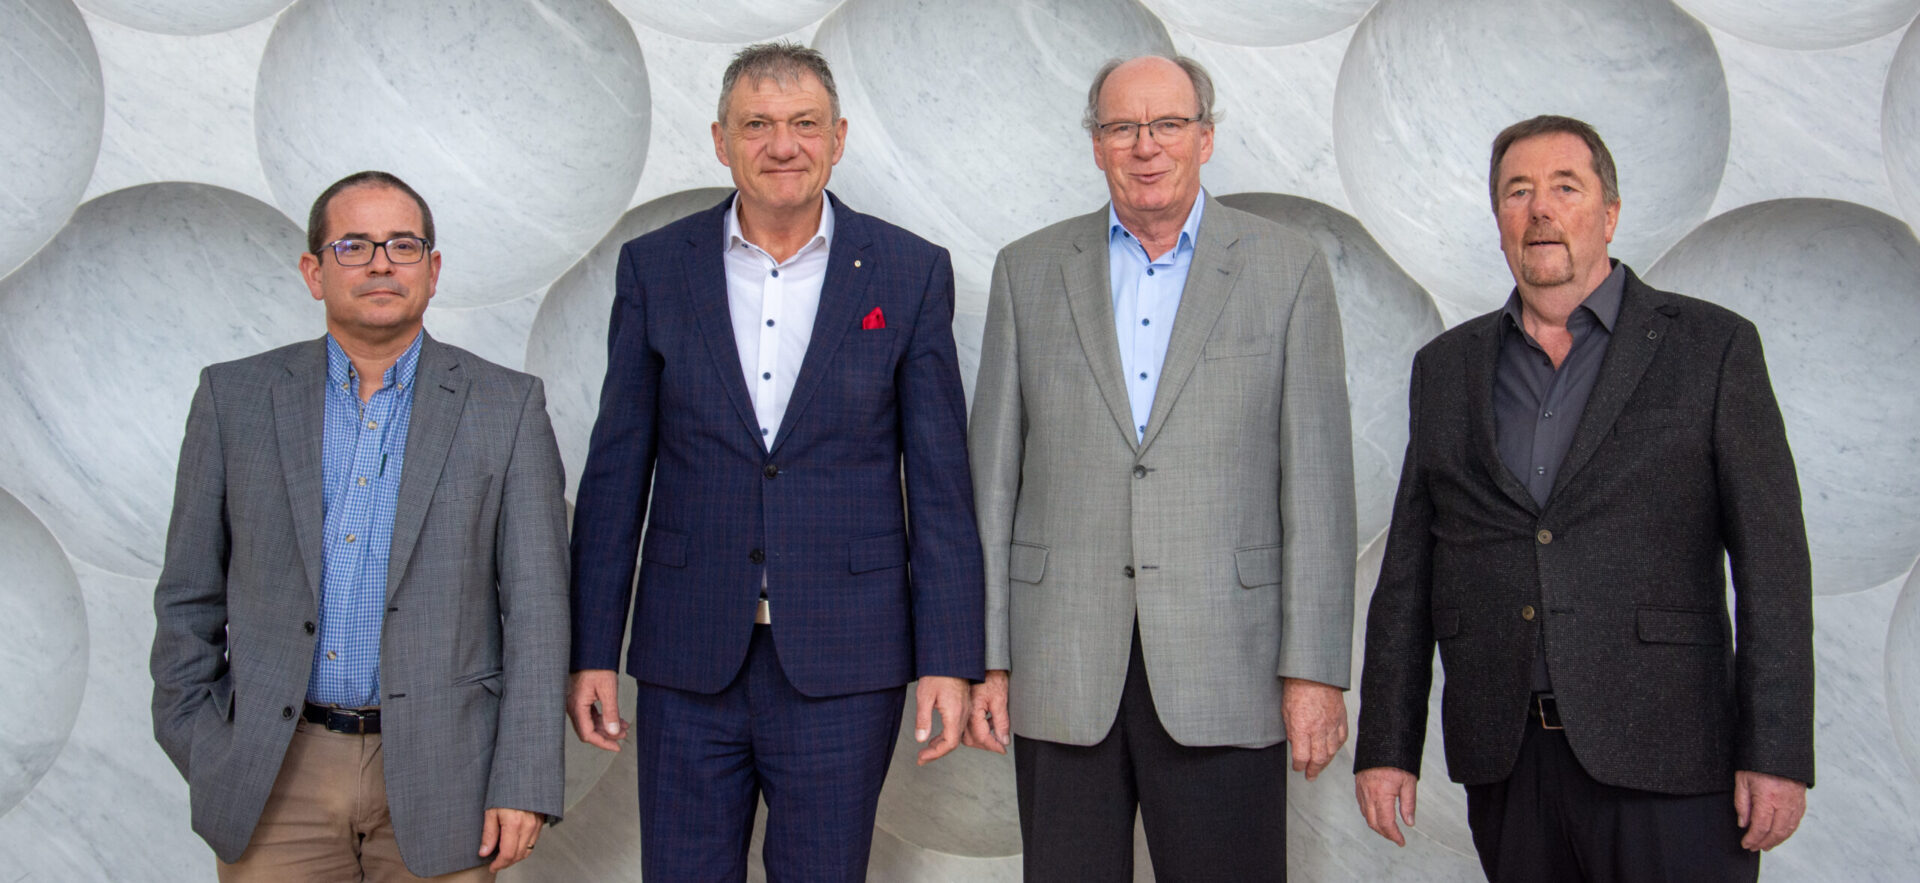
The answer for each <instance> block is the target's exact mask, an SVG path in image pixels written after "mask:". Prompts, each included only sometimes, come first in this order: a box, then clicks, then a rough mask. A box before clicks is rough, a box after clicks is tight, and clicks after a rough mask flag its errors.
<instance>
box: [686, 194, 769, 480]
mask: <svg viewBox="0 0 1920 883" xmlns="http://www.w3.org/2000/svg"><path fill="white" fill-rule="evenodd" d="M734 198H736V199H737V198H738V197H737V196H736V197H734ZM732 210H733V199H728V200H727V201H725V202H722V203H720V205H719V206H718V207H716V208H713V209H709V210H708V211H707V215H708V217H707V218H706V220H705V222H704V223H700V224H695V225H694V231H693V232H692V234H690V235H689V236H688V237H687V251H686V261H685V266H686V272H687V295H688V296H689V297H691V298H692V299H693V316H694V323H695V324H696V325H698V326H699V328H700V337H701V338H702V339H703V340H705V341H706V343H707V355H708V356H710V357H712V359H713V370H714V373H715V374H717V375H719V377H720V388H721V389H724V390H726V394H727V399H728V400H729V401H731V402H733V410H734V412H735V413H737V414H739V415H740V426H741V428H742V429H744V430H746V432H747V434H748V435H750V436H752V438H753V443H754V444H755V445H756V446H757V445H759V444H761V440H760V419H759V418H758V417H756V416H754V413H753V397H752V396H750V395H748V394H747V378H746V375H745V374H743V373H742V372H741V370H740V347H739V346H738V345H737V344H735V343H734V340H733V311H732V310H731V309H729V307H728V305H727V264H726V254H725V252H726V247H727V243H726V241H725V239H726V235H727V234H726V229H727V227H726V213H727V212H729V211H732Z"/></svg>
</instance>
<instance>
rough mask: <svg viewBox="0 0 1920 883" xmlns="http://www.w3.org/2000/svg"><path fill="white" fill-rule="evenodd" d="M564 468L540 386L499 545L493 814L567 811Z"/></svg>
mask: <svg viewBox="0 0 1920 883" xmlns="http://www.w3.org/2000/svg"><path fill="white" fill-rule="evenodd" d="M563 470H564V467H563V466H562V465H561V463H560V449H559V447H558V446H557V445H556V444H555V443H554V439H553V426H552V424H551V423H549V422H548V419H547V401H546V393H545V391H544V387H543V386H542V385H541V383H540V381H539V380H538V379H535V380H534V381H533V383H532V385H531V389H530V390H529V391H528V393H527V397H526V400H525V402H524V404H523V405H522V406H521V411H520V422H519V430H518V431H517V432H515V433H514V443H513V452H512V454H511V455H510V459H509V460H508V461H507V472H506V481H505V484H504V486H503V488H502V493H501V500H500V519H499V525H498V527H497V530H496V536H495V538H494V557H495V564H496V572H497V573H498V574H499V588H498V591H499V600H500V624H501V660H500V663H501V664H500V667H501V671H502V676H501V680H502V683H501V690H500V717H499V723H498V730H497V732H496V735H495V739H494V749H493V751H494V754H493V774H492V779H491V781H490V782H489V783H488V786H487V806H488V807H501V808H509V809H520V810H527V811H529V812H539V813H545V814H546V815H547V817H548V818H549V819H556V820H557V819H558V818H559V817H560V813H561V811H562V810H563V809H564V808H565V790H566V771H565V769H564V767H563V766H562V759H561V758H562V754H563V751H564V748H565V743H564V741H563V740H564V738H565V734H564V726H563V725H564V721H565V720H566V713H565V708H564V707H563V706H564V697H565V695H566V689H567V685H566V680H567V659H568V654H567V645H568V622H567V513H566V505H565V503H564V502H563V496H562V494H563V488H564V487H565V481H564V478H563V474H564V473H563Z"/></svg>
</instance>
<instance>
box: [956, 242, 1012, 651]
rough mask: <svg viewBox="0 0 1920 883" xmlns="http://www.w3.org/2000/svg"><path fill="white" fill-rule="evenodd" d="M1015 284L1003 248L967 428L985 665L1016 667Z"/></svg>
mask: <svg viewBox="0 0 1920 883" xmlns="http://www.w3.org/2000/svg"><path fill="white" fill-rule="evenodd" d="M1012 288H1013V286H1012V283H1011V282H1010V281H1009V279H1008V269H1007V253H1006V252H1005V251H1002V252H1001V253H1000V256H999V258H998V259H997V260H995V261H994V266H993V287H992V289H991V290H990V292H989V294H988V297H987V330H986V335H985V337H984V338H983V339H982V340H981V342H980V376H979V378H978V379H977V380H975V381H974V385H973V417H972V425H971V426H970V427H969V428H968V433H967V451H968V456H969V458H970V459H971V460H972V463H973V502H974V508H975V511H976V512H977V513H978V518H977V521H978V523H979V526H980V547H981V550H982V554H981V558H982V560H983V561H984V562H985V585H986V618H987V619H986V638H987V647H986V650H987V656H986V666H987V668H988V669H989V670H1006V669H1011V668H1012V667H1013V650H1012V645H1011V638H1010V636H1009V623H1008V621H1007V614H1008V606H1009V604H1010V603H1011V593H1012V586H1011V585H1010V584H1009V583H1008V581H1007V560H1008V556H1009V554H1010V552H1011V549H1012V544H1013V508H1014V503H1015V502H1016V501H1018V500H1019V497H1020V460H1021V457H1022V456H1023V454H1024V450H1023V446H1024V443H1025V439H1026V426H1027V421H1026V412H1025V406H1024V405H1023V404H1022V402H1021V400H1020V351H1019V341H1018V334H1017V333H1016V332H1015V330H1014V321H1013V290H1012Z"/></svg>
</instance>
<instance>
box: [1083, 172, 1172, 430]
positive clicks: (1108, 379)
mask: <svg viewBox="0 0 1920 883" xmlns="http://www.w3.org/2000/svg"><path fill="white" fill-rule="evenodd" d="M1106 216H1107V213H1106V212H1105V211H1104V210H1103V211H1101V212H1100V213H1099V220H1098V221H1097V222H1096V223H1092V224H1089V225H1088V227H1087V229H1086V230H1084V231H1082V232H1081V235H1079V236H1077V237H1075V239H1074V241H1073V246H1072V247H1073V248H1074V249H1075V250H1076V251H1077V253H1076V254H1072V255H1069V256H1068V257H1067V259H1066V260H1064V261H1062V262H1061V265H1060V273H1061V276H1062V277H1063V279H1062V282H1063V283H1064V284H1065V285H1066V288H1067V308H1068V310H1069V311H1070V312H1071V313H1072V314H1073V326H1074V330H1075V331H1076V332H1078V333H1079V335H1080V349H1081V351H1082V352H1083V353H1085V354H1086V357H1087V363H1088V364H1089V365H1091V366H1093V382H1094V385H1096V386H1098V387H1099V388H1100V397H1101V398H1103V399H1106V401H1107V410H1108V411H1111V412H1113V423H1114V426H1115V427H1116V428H1118V429H1119V430H1120V434H1121V435H1123V436H1126V439H1127V446H1128V447H1130V448H1134V449H1136V450H1137V449H1138V447H1139V436H1138V435H1137V434H1136V433H1135V431H1134V428H1133V407H1132V406H1131V405H1130V404H1128V400H1127V383H1126V381H1125V380H1124V379H1123V378H1122V376H1121V375H1122V373H1123V372H1122V371H1121V368H1120V341H1119V340H1118V338H1116V337H1115V336H1114V330H1113V284H1112V282H1111V281H1110V280H1109V278H1108V273H1109V270H1110V268H1109V267H1108V265H1107V261H1108V252H1107V242H1106V237H1105V236H1104V232H1105V231H1106V230H1107V229H1108V228H1107V225H1106ZM1096 234H1100V235H1096ZM1177 330H1178V329H1177V327H1176V331H1177Z"/></svg>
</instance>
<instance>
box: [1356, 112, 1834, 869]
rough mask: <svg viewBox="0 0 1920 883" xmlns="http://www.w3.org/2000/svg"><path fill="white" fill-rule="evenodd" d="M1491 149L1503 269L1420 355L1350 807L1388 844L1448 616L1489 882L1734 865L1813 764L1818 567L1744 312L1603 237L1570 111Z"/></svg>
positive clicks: (1459, 733) (1752, 863)
mask: <svg viewBox="0 0 1920 883" xmlns="http://www.w3.org/2000/svg"><path fill="white" fill-rule="evenodd" d="M1488 177H1489V180H1488V189H1489V191H1490V195H1491V197H1492V202H1493V210H1494V216H1495V218H1496V220H1497V221H1498V223H1499V227H1500V244H1501V248H1502V250H1504V251H1505V252H1506V256H1507V264H1508V267H1509V269H1511V270H1512V272H1513V277H1514V282H1515V287H1514V291H1513V293H1512V294H1511V295H1510V296H1509V298H1508V301H1507V305H1506V306H1505V307H1504V308H1502V309H1499V310H1496V311H1494V312H1491V313H1488V314H1486V315H1483V316H1480V317H1478V318H1475V319H1469V320H1467V321H1466V322H1463V323H1461V324H1460V325H1459V326H1458V327H1455V328H1454V329H1452V330H1451V331H1448V332H1447V333H1445V334H1442V335H1440V336H1439V337H1438V338H1435V339H1434V341H1433V342H1432V343H1429V344H1427V345H1426V346H1425V347H1423V348H1422V349H1421V350H1420V352H1419V354H1418V355H1417V356H1415V357H1414V364H1413V380H1412V387H1411V389H1412V392H1411V415H1410V420H1411V427H1412V429H1411V432H1410V436H1411V438H1410V439H1409V441H1408V443H1407V458H1406V465H1404V466H1403V467H1402V468H1401V472H1400V490H1399V495H1398V496H1397V498H1396V499H1395V501H1394V507H1393V523H1392V526H1391V528H1390V529H1389V531H1388V534H1387V548H1386V555H1385V559H1384V560H1383V562H1382V565H1381V570H1380V581H1379V584H1378V585H1377V586H1376V587H1375V589H1374V592H1373V601H1372V604H1371V606H1370V607H1369V609H1368V614H1367V648H1366V667H1365V670H1364V674H1363V676H1362V678H1361V687H1360V695H1361V707H1360V733H1359V738H1358V739H1357V740H1356V742H1355V746H1354V748H1355V751H1354V769H1355V771H1356V776H1355V789H1356V792H1357V795H1356V796H1357V797H1358V800H1359V802H1360V808H1361V811H1362V813H1363V814H1364V815H1365V816H1366V819H1367V823H1368V824H1369V825H1370V826H1371V827H1372V828H1373V829H1374V830H1375V831H1378V832H1379V833H1380V834H1381V836H1383V837H1387V838H1388V839H1391V840H1393V841H1394V842H1395V843H1400V844H1402V845H1404V844H1405V838H1404V835H1402V834H1401V832H1400V822H1405V823H1407V824H1409V825H1411V824H1413V819H1414V803H1415V798H1416V796H1417V784H1416V782H1417V779H1418V776H1419V775H1420V760H1421V756H1422V743H1423V742H1424V741H1425V739H1426V733H1427V701H1428V700H1427V697H1428V691H1429V688H1430V685H1431V683H1432V676H1433V651H1434V645H1435V644H1436V643H1437V644H1438V645H1439V648H1440V661H1441V663H1442V664H1444V665H1445V666H1446V689H1445V692H1444V695H1443V698H1442V706H1441V715H1442V718H1443V721H1442V733H1443V734H1444V736H1445V739H1446V754H1447V772H1448V774H1449V775H1450V776H1451V777H1452V778H1453V780H1454V781H1456V782H1460V783H1461V784H1463V785H1465V786H1466V790H1467V821H1468V824H1469V825H1470V826H1471V827H1472V829H1473V841H1474V845H1475V846H1476V847H1477V848H1478V850H1479V853H1480V863H1481V865H1482V867H1483V868H1484V869H1485V871H1486V873H1487V878H1488V879H1489V880H1495V881H1532V880H1569V881H1577V880H1595V881H1599V880H1688V881H1697V883H1705V881H1732V880H1748V881H1751V880H1753V879H1754V878H1755V877H1757V876H1758V874H1759V870H1760V858H1759V851H1760V850H1765V849H1771V848H1772V847H1774V846H1776V845H1778V844H1779V843H1780V842H1782V841H1784V840H1786V839H1787V837H1788V836H1789V835H1791V834H1792V833H1793V831H1794V828H1795V827H1796V826H1798V824H1799V822H1800V817H1801V814H1802V812H1803V811H1804V810H1805V808H1806V789H1807V786H1808V785H1810V784H1812V782H1813V593H1812V580H1811V565H1810V563H1809V558H1808V554H1807V536H1806V528H1805V526H1804V524H1803V523H1802V521H1801V516H1800V488H1799V484H1798V482H1797V481H1796V479H1795V475H1794V466H1793V452H1792V451H1791V450H1789V449H1788V447H1787V435H1786V428H1785V426H1784V424H1783V422H1782V420H1781V417H1780V408H1779V406H1778V405H1776V404H1775V403H1774V398H1773V388H1772V386H1771V384H1770V383H1769V382H1768V379H1767V366H1766V359H1765V357H1764V356H1762V354H1761V350H1760V335H1759V332H1758V331H1756V330H1755V329H1754V326H1753V323H1751V322H1749V321H1747V320H1745V319H1742V318H1741V317H1739V316H1737V315H1734V314H1733V313H1732V312H1729V311H1728V310H1726V309H1723V308H1721V307H1718V306H1715V305H1713V304H1710V303H1706V302H1704V301H1699V300H1694V299H1693V298H1689V297H1683V296H1681V295H1678V294H1673V293H1671V292H1665V291H1659V290H1657V289H1654V288H1653V287H1651V286H1649V285H1647V284H1645V283H1643V282H1641V281H1640V279H1639V278H1638V277H1636V276H1635V275H1634V274H1633V271H1632V270H1629V269H1628V268H1627V266H1626V265H1625V264H1622V263H1620V262H1619V261H1615V260H1611V259H1610V258H1608V256H1607V244H1608V243H1609V242H1611V241H1612V239H1613V231H1614V225H1615V224H1616V223H1617V222H1618V221H1619V219H1620V190H1619V186H1618V184H1617V178H1616V174H1615V169H1614V164H1613V157H1612V156H1611V155H1610V154H1609V153H1608V152H1607V146H1606V144H1605V143H1604V142H1602V141H1601V140H1600V136H1599V134H1598V133H1596V132H1595V131H1594V130H1593V128H1592V127H1591V126H1588V125H1587V124H1586V123H1583V122H1581V121H1579V120H1575V119H1571V118H1568V117H1560V116H1542V117H1535V118H1533V119H1529V120H1525V121H1522V122H1519V123H1516V124H1514V125H1512V126H1509V127H1508V128H1507V129H1506V130H1505V131H1503V132H1501V133H1500V134H1499V136H1498V137H1496V138H1495V139H1494V142H1493V156H1492V162H1491V164H1490V168H1489V176H1488ZM1728 558H1731V559H1732V562H1733V586H1734V590H1735V592H1736V594H1737V597H1738V600H1737V604H1736V607H1735V616H1734V620H1735V621H1736V622H1737V623H1738V624H1739V628H1738V629H1737V631H1736V630H1735V629H1734V628H1732V627H1731V626H1732V623H1729V622H1728V617H1727V573H1726V566H1725V564H1724V563H1723V562H1724V561H1726V560H1727V559H1728ZM1736 637H1737V638H1738V643H1736V642H1735V639H1736Z"/></svg>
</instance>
